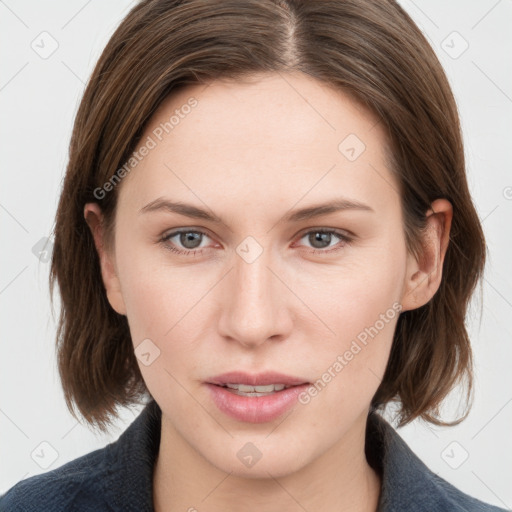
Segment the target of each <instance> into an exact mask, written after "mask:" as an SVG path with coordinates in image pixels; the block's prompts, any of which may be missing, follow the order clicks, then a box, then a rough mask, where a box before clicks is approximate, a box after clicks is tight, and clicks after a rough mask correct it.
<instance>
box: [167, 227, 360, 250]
mask: <svg viewBox="0 0 512 512" xmlns="http://www.w3.org/2000/svg"><path fill="white" fill-rule="evenodd" d="M181 233H198V234H201V235H205V236H208V233H206V232H204V231H201V230H199V229H197V230H196V229H189V228H188V229H180V230H176V231H172V232H171V233H168V234H166V235H164V236H163V237H162V238H161V239H160V242H161V243H162V244H163V245H164V247H165V248H166V249H168V250H169V251H171V252H174V253H176V254H180V255H184V256H191V257H194V256H199V255H201V254H202V252H203V249H202V248H201V249H177V248H176V247H175V246H174V245H171V244H170V243H169V240H170V239H171V238H174V237H175V236H176V235H179V234H181ZM311 233H331V234H334V235H335V236H336V237H337V238H339V239H340V240H341V245H340V246H335V247H334V248H331V249H326V250H324V249H313V250H311V251H309V252H310V253H312V254H321V255H324V254H330V253H332V252H336V251H339V250H341V249H343V248H344V247H345V246H346V245H350V243H351V242H352V240H353V239H352V238H351V237H349V236H347V235H346V234H344V233H342V232H340V231H338V230H335V229H328V228H318V229H311V230H309V231H306V232H305V233H303V234H302V235H301V236H300V238H299V240H301V239H302V238H304V237H305V236H306V235H309V234H311Z"/></svg>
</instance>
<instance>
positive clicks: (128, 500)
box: [0, 400, 161, 512]
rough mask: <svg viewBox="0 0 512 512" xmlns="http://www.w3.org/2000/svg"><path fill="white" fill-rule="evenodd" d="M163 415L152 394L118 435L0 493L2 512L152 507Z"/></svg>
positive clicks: (145, 511)
mask: <svg viewBox="0 0 512 512" xmlns="http://www.w3.org/2000/svg"><path fill="white" fill-rule="evenodd" d="M160 418H161V411H160V408H159V407H158V405H157V404H156V402H155V401H154V400H152V401H151V402H150V403H148V404H146V407H145V408H144V410H143V411H142V412H141V414H139V416H138V417H137V418H136V419H135V421H134V422H133V423H132V424H131V425H130V426H129V427H128V428H127V429H126V430H125V431H124V432H123V433H122V435H121V436H120V437H119V439H117V441H114V442H112V443H110V444H108V445H107V446H105V447H104V448H100V449H99V450H95V451H93V452H90V453H88V454H86V455H83V456H81V457H78V458H76V459H74V460H72V461H70V462H68V463H67V464H64V465H63V466H61V467H59V468H56V469H54V470H52V471H48V472H46V473H43V474H41V475H36V476H33V477H30V478H27V479H25V480H22V481H21V482H18V483H17V484H16V485H15V486H14V487H12V488H11V489H9V490H8V491H7V493H6V494H4V495H3V496H0V512H61V511H62V512H64V511H69V510H73V511H74V512H83V511H91V510H94V512H101V511H108V512H114V511H119V512H121V511H122V512H129V511H132V510H133V511H136V512H151V511H152V510H153V504H152V473H153V466H154V462H155V460H156V456H157V454H158V448H159V443H160Z"/></svg>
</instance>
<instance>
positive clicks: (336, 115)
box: [123, 73, 397, 204]
mask: <svg viewBox="0 0 512 512" xmlns="http://www.w3.org/2000/svg"><path fill="white" fill-rule="evenodd" d="M191 105H193V106H191ZM148 138H150V139H151V140H152V141H153V142H154V147H153V149H151V150H150V151H149V152H148V154H147V156H145V157H144V159H143V160H142V161H141V163H140V164H138V165H137V167H136V171H135V172H132V173H130V175H129V177H128V178H129V179H128V180H127V181H132V182H134V184H133V187H131V192H132V194H131V195H132V199H133V200H136V201H137V202H138V203H142V202H144V204H146V202H148V201H150V200H152V199H155V197H157V196H161V195H164V193H163V190H162V189H167V191H168V192H169V194H170V195H171V196H172V195H173V193H172V191H173V190H174V189H176V188H179V189H182V190H183V191H184V192H186V193H187V194H190V192H191V191H192V192H194V191H197V192H201V193H202V194H203V195H209V196H210V197H213V194H214V193H217V194H219V193H220V194H221V195H222V193H223V192H226V193H228V194H229V195H230V196H233V197H238V198H240V199H244V198H245V199H249V196H252V197H253V198H258V199H260V200H261V199H263V198H265V199H266V200H267V201H271V200H272V199H275V200H277V201H279V200H284V201H287V202H288V201H293V200H295V201H298V200H299V199H300V198H301V197H302V196H304V194H305V193H308V194H309V196H310V197H309V199H311V201H317V200H318V199H321V198H322V196H323V194H324V193H325V192H326V191H332V187H343V188H345V189H346V190H347V191H349V192H351V193H363V189H368V190H366V192H369V191H370V189H373V190H374V192H379V190H378V189H379V188H383V187H387V188H391V189H392V190H388V191H385V194H386V193H388V194H396V190H397V187H393V185H392V184H393V177H392V176H391V175H390V173H389V170H387V169H385V166H386V163H387V162H386V159H385V150H386V146H387V140H386V137H385V135H384V132H383V129H382V125H381V124H380V123H379V121H378V118H377V117H376V116H374V115H373V114H372V113H371V112H370V111H369V110H368V109H366V108H364V107H363V106H362V104H361V103H359V102H357V101H356V100H354V99H353V98H352V97H350V96H349V95H348V94H346V93H344V92H342V91H340V90H336V89H334V88H333V87H331V86H329V85H327V84H324V83H322V82H319V81H317V80H314V79H313V78H311V77H309V76H307V75H304V74H299V73H293V74H262V75H259V76H258V75H255V76H253V77H250V78H248V79H244V80H215V81H213V82H210V83H209V84H197V85H192V86H187V87H185V88H183V89H181V90H179V91H178V92H176V93H173V94H172V95H171V96H169V97H168V98H167V99H166V100H164V102H163V103H162V104H161V105H160V106H159V108H158V110H157V111H156V112H155V114H154V115H153V116H152V118H151V120H150V122H149V123H148V125H147V127H146V130H145V133H144V135H143V137H142V139H141V141H142V143H144V142H145V141H147V140H148ZM124 185H126V184H123V186H124ZM187 189H188V190H187ZM393 189H394V190H393ZM271 190H272V191H273V193H272V195H271V194H270V192H271ZM342 192H343V191H342ZM133 194H136V195H137V198H138V199H137V198H136V197H135V196H133ZM385 194H384V195H385ZM217 199H218V198H217ZM358 199H361V200H362V199H363V198H362V197H359V198H358Z"/></svg>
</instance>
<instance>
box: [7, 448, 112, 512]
mask: <svg viewBox="0 0 512 512" xmlns="http://www.w3.org/2000/svg"><path fill="white" fill-rule="evenodd" d="M109 455H110V445H107V446H106V447H105V448H101V449H99V450H95V451H93V452H91V453H88V454H86V455H83V456H81V457H78V458H77V459H74V460H72V461H70V462H68V463H67V464H64V465H63V466H60V467H58V468H56V469H54V470H52V471H48V472H46V473H42V474H40V475H35V476H32V477H30V478H27V479H25V480H22V481H21V482H18V483H17V484H16V485H14V486H13V487H11V489H9V490H8V491H7V493H5V494H3V495H2V496H0V512H4V511H5V512H33V511H34V512H35V511H38V512H39V511H46V512H60V511H68V510H75V511H82V510H109V509H106V508H105V503H104V501H103V497H104V496H105V492H104V491H105V486H107V485H108V482H109V479H110V475H111V471H112V466H111V464H109V463H108V460H109Z"/></svg>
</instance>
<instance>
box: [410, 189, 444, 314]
mask: <svg viewBox="0 0 512 512" xmlns="http://www.w3.org/2000/svg"><path fill="white" fill-rule="evenodd" d="M452 217H453V208H452V205H451V203H450V202H449V201H448V200H447V199H436V200H435V201H434V202H433V203H432V204H431V205H430V209H429V210H428V211H427V225H426V228H425V229H426V231H425V234H424V235H423V238H422V243H421V254H420V255H419V257H418V259H416V258H415V257H414V255H412V254H410V253H409V255H408V257H407V272H406V278H405V282H404V289H403V294H402V308H403V309H402V311H407V310H411V309H416V308H419V307H421V306H423V305H424V304H426V303H427V302H428V301H429V300H430V299H431V298H432V297H433V296H434V295H435V293H436V291H437V290H438V289H439V286H440V284H441V279H442V276H443V262H444V257H445V254H446V249H447V248H448V243H449V241H450V227H451V223H452Z"/></svg>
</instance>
